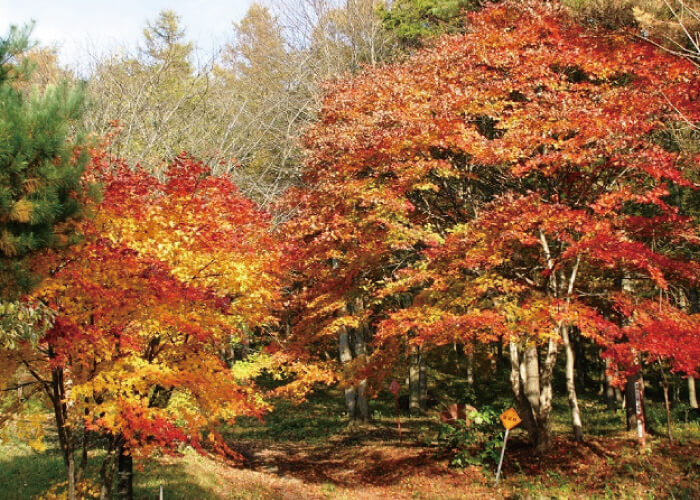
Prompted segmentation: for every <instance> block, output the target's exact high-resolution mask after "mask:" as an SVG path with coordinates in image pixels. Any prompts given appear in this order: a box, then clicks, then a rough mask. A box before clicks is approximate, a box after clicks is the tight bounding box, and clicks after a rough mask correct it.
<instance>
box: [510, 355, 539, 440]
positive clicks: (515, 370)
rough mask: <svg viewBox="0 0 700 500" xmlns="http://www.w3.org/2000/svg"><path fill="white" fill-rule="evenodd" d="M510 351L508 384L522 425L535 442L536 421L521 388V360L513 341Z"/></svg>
mask: <svg viewBox="0 0 700 500" xmlns="http://www.w3.org/2000/svg"><path fill="white" fill-rule="evenodd" d="M509 353H510V386H511V389H512V390H513V396H514V398H515V404H516V406H517V407H518V414H519V415H520V418H522V419H523V426H524V427H525V429H526V430H527V433H528V435H529V436H530V441H531V442H532V443H533V444H535V443H537V423H536V422H535V416H534V415H533V413H532V407H531V406H530V402H529V401H528V399H527V398H526V397H525V393H524V390H523V380H522V376H521V362H520V355H519V349H518V345H517V344H516V343H515V342H511V343H510V344H509Z"/></svg>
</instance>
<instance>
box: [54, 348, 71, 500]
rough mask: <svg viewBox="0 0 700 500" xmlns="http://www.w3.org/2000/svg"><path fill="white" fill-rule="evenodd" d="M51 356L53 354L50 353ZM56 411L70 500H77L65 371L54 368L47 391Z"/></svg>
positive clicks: (59, 441)
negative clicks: (49, 387)
mask: <svg viewBox="0 0 700 500" xmlns="http://www.w3.org/2000/svg"><path fill="white" fill-rule="evenodd" d="M49 356H50V357H53V356H52V353H51V352H49ZM47 393H48V396H49V398H50V399H51V403H52V405H53V409H54V417H55V419H56V428H57V431H58V443H59V445H60V447H61V452H62V453H63V462H64V464H65V466H66V474H67V476H68V500H75V498H76V497H75V458H74V457H73V452H74V451H75V442H74V440H73V433H72V432H71V429H70V423H69V422H68V405H67V402H66V387H65V380H64V374H63V370H62V369H61V368H54V369H53V370H51V390H47Z"/></svg>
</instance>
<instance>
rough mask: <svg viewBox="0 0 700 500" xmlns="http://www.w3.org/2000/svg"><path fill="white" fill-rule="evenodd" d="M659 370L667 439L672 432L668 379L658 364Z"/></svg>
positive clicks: (670, 436) (670, 438)
mask: <svg viewBox="0 0 700 500" xmlns="http://www.w3.org/2000/svg"><path fill="white" fill-rule="evenodd" d="M659 364H660V363H659ZM659 370H660V371H661V388H662V389H663V391H664V406H665V407H666V433H667V434H668V439H669V440H673V432H672V431H671V402H670V401H669V399H668V379H667V378H666V374H665V373H664V368H663V366H659Z"/></svg>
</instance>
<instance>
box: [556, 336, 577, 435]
mask: <svg viewBox="0 0 700 500" xmlns="http://www.w3.org/2000/svg"><path fill="white" fill-rule="evenodd" d="M559 331H560V332H561V338H562V340H563V341H564V349H565V351H566V392H567V395H568V398H569V408H570V409H571V424H572V426H573V429H574V439H576V441H578V442H582V441H583V425H582V424H581V412H580V410H579V407H578V398H577V397H576V383H575V378H574V361H575V358H574V350H573V349H572V347H571V341H570V338H569V327H568V326H566V325H562V326H561V327H560V329H559Z"/></svg>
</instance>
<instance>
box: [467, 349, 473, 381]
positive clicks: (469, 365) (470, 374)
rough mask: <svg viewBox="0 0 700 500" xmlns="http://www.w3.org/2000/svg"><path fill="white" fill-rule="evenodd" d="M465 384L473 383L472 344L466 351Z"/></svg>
mask: <svg viewBox="0 0 700 500" xmlns="http://www.w3.org/2000/svg"><path fill="white" fill-rule="evenodd" d="M467 384H469V385H470V386H473V385H474V346H472V347H471V349H470V350H469V352H468V353H467Z"/></svg>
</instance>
